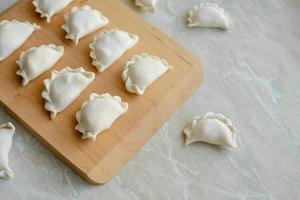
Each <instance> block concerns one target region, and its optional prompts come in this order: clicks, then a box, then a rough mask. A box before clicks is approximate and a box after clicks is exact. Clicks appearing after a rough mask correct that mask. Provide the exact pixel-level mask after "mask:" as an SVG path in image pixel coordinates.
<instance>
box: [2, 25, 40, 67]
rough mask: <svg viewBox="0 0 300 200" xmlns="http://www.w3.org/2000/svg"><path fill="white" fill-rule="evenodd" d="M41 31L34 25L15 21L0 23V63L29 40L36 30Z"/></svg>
mask: <svg viewBox="0 0 300 200" xmlns="http://www.w3.org/2000/svg"><path fill="white" fill-rule="evenodd" d="M39 29H41V27H39V26H38V25H36V24H32V23H29V22H19V21H17V20H13V21H7V20H3V21H1V22H0V61H3V60H4V59H6V58H7V57H8V56H9V55H11V54H12V53H13V52H14V51H15V50H17V49H18V48H19V47H20V46H22V44H23V43H24V42H25V41H26V40H27V39H28V38H29V36H30V35H31V34H32V33H33V32H34V31H36V30H39Z"/></svg>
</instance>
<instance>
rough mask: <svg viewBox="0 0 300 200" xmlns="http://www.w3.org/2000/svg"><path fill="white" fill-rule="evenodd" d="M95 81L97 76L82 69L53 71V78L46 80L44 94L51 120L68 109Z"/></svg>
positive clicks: (68, 68)
mask: <svg viewBox="0 0 300 200" xmlns="http://www.w3.org/2000/svg"><path fill="white" fill-rule="evenodd" d="M94 79H95V74H94V73H92V72H87V71H85V70H84V69H83V68H82V67H80V68H77V69H71V68H70V67H66V68H64V69H62V70H61V71H56V70H53V71H52V73H51V78H50V79H46V80H44V85H45V89H44V91H43V92H42V97H43V98H44V99H45V109H46V110H47V111H49V112H50V116H51V119H54V118H55V117H56V114H57V113H59V112H61V111H63V110H64V109H66V108H67V107H68V106H69V105H70V104H71V103H72V102H73V101H74V100H75V99H76V98H77V97H78V96H79V95H80V93H81V92H82V91H83V90H84V89H85V88H86V87H87V86H88V85H89V84H90V83H91V82H92V81H93V80H94Z"/></svg>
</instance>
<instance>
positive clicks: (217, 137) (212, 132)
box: [0, 94, 237, 178]
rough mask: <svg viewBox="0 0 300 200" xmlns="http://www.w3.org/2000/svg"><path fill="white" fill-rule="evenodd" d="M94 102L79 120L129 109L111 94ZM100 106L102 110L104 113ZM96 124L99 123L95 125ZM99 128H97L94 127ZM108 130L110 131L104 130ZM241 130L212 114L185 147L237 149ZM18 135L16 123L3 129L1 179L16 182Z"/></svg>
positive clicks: (188, 134) (194, 125) (199, 121)
mask: <svg viewBox="0 0 300 200" xmlns="http://www.w3.org/2000/svg"><path fill="white" fill-rule="evenodd" d="M89 101H90V102H92V103H89V102H85V103H84V104H83V106H82V107H83V109H82V111H81V112H78V113H77V115H76V117H77V120H79V121H83V120H87V118H86V116H88V117H91V120H94V119H97V118H98V117H101V116H99V115H97V113H94V114H95V115H93V116H90V115H89V114H88V115H87V113H88V110H89V109H92V110H93V109H95V110H99V105H105V106H106V107H112V108H114V112H113V113H114V115H112V114H111V113H112V112H111V111H108V110H103V112H107V111H108V112H109V114H108V115H106V118H104V119H103V120H107V121H109V120H112V119H114V118H115V117H117V116H118V115H119V114H122V113H124V112H125V110H126V109H127V104H126V103H122V102H121V99H120V98H119V97H111V96H110V95H109V94H104V95H97V94H92V95H91V96H90V100H89ZM103 108H104V107H103V106H100V109H103ZM88 123H90V121H89V120H87V121H86V122H85V123H81V124H78V125H77V126H76V129H77V130H78V131H80V132H84V131H85V130H87V128H90V126H88V125H87V124H88ZM94 124H95V123H94ZM94 128H95V127H94ZM102 128H103V129H105V128H106V127H102ZM236 132H237V130H236V127H235V126H234V125H233V124H232V122H231V120H230V119H228V118H227V117H225V116H224V115H222V114H215V113H212V112H208V113H206V114H205V115H203V116H201V117H194V119H193V120H192V122H191V124H190V125H188V126H187V127H186V128H185V129H184V131H183V133H184V135H185V145H189V144H191V143H194V142H206V143H210V144H214V145H219V146H225V147H233V148H236V147H237V133H236ZM14 133H15V127H14V125H13V124H12V123H5V124H2V125H0V178H9V177H10V178H12V177H14V173H13V171H12V170H11V168H10V167H9V156H8V154H9V151H10V150H11V147H12V143H13V135H14ZM83 137H84V138H94V137H95V135H94V134H93V132H88V133H86V134H84V135H83Z"/></svg>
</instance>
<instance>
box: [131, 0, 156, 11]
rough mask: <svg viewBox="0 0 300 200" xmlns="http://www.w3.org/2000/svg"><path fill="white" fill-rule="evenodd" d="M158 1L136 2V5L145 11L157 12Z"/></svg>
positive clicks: (138, 0) (143, 0)
mask: <svg viewBox="0 0 300 200" xmlns="http://www.w3.org/2000/svg"><path fill="white" fill-rule="evenodd" d="M156 3H157V0H135V5H136V6H139V7H140V8H141V9H142V10H144V11H149V12H151V13H154V12H155V9H156V7H155V6H156Z"/></svg>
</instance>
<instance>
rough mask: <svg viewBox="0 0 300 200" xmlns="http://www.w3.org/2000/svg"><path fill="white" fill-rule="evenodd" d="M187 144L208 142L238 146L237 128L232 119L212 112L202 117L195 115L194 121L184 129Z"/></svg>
mask: <svg viewBox="0 0 300 200" xmlns="http://www.w3.org/2000/svg"><path fill="white" fill-rule="evenodd" d="M184 135H185V145H189V144H191V143H193V142H198V141H201V142H207V143H210V144H215V145H221V146H228V147H234V148H236V147H237V144H236V128H235V127H234V126H233V125H232V123H231V121H230V119H228V118H226V117H225V116H224V115H221V114H214V113H212V112H208V113H206V114H205V115H204V116H202V117H194V119H193V122H192V124H191V125H189V126H188V127H187V128H185V129H184Z"/></svg>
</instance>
